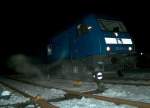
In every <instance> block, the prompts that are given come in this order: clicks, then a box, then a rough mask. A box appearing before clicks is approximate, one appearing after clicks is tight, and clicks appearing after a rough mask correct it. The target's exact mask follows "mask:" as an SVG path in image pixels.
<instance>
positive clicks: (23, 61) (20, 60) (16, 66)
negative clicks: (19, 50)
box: [8, 54, 43, 78]
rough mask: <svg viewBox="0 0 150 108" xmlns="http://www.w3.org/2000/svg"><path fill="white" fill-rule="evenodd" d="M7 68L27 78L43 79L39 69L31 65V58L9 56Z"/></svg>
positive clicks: (19, 55) (20, 55)
mask: <svg viewBox="0 0 150 108" xmlns="http://www.w3.org/2000/svg"><path fill="white" fill-rule="evenodd" d="M8 67H9V68H11V69H13V70H15V71H16V72H18V73H22V74H24V75H25V76H28V77H29V76H31V77H32V76H33V77H38V78H43V74H42V71H41V70H40V68H39V67H38V66H37V65H35V64H32V63H31V58H29V57H27V56H25V55H22V54H18V55H13V56H11V57H10V58H9V60H8Z"/></svg>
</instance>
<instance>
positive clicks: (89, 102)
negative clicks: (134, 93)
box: [51, 97, 137, 108]
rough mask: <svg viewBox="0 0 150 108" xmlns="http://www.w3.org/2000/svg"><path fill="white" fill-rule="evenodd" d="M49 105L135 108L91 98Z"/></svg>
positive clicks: (82, 107)
mask: <svg viewBox="0 0 150 108" xmlns="http://www.w3.org/2000/svg"><path fill="white" fill-rule="evenodd" d="M51 104H53V105H55V106H58V107H60V108H137V107H134V106H128V105H116V104H114V103H111V102H106V101H101V100H96V99H93V98H84V97H82V98H81V99H71V100H65V101H61V102H51Z"/></svg>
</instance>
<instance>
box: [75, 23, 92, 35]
mask: <svg viewBox="0 0 150 108" xmlns="http://www.w3.org/2000/svg"><path fill="white" fill-rule="evenodd" d="M91 29H92V27H91V26H89V25H86V24H79V25H77V31H78V34H79V36H81V35H83V34H85V33H87V32H89V31H90V30H91Z"/></svg>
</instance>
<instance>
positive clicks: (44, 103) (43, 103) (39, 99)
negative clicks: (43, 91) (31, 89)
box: [0, 80, 58, 108]
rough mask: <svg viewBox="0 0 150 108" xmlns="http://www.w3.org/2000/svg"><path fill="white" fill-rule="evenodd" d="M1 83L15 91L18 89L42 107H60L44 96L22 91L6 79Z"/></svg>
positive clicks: (0, 81)
mask: <svg viewBox="0 0 150 108" xmlns="http://www.w3.org/2000/svg"><path fill="white" fill-rule="evenodd" d="M0 83H1V84H3V85H4V86H6V87H8V88H10V89H12V90H14V91H16V92H18V93H20V94H22V95H23V96H25V97H27V98H30V99H31V100H32V101H33V102H35V103H36V104H38V105H39V106H40V107H41V108H58V107H56V106H54V105H52V104H50V103H48V102H47V101H46V100H45V99H44V98H42V97H38V96H35V97H34V96H32V95H30V94H27V93H25V92H24V91H21V90H19V89H17V88H15V87H14V86H12V85H10V84H8V83H7V82H5V81H2V80H0Z"/></svg>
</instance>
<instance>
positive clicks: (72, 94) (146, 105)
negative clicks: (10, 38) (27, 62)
mask: <svg viewBox="0 0 150 108" xmlns="http://www.w3.org/2000/svg"><path fill="white" fill-rule="evenodd" d="M15 80H16V79H15ZM17 81H20V82H23V83H28V84H32V85H36V86H41V87H45V88H56V87H49V86H46V85H42V84H38V83H34V82H29V81H26V80H18V79H17ZM57 89H62V88H59V87H58V88H57ZM62 90H63V91H65V92H67V95H66V96H68V97H74V98H80V97H87V98H95V99H98V100H103V101H108V102H113V103H115V104H117V105H120V104H126V105H131V106H136V107H138V108H150V104H149V103H144V102H139V101H132V100H127V99H119V98H115V97H108V96H97V95H93V94H94V93H95V92H96V91H90V92H82V93H81V92H77V91H71V90H66V89H62ZM68 97H66V99H68Z"/></svg>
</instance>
